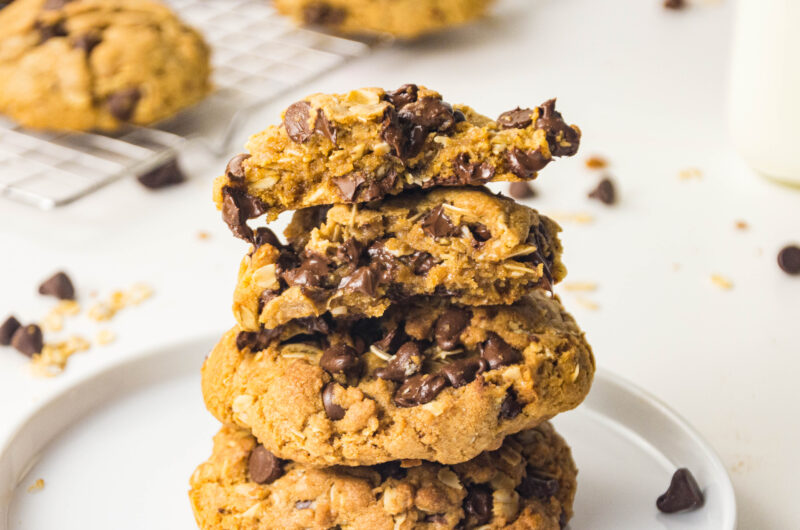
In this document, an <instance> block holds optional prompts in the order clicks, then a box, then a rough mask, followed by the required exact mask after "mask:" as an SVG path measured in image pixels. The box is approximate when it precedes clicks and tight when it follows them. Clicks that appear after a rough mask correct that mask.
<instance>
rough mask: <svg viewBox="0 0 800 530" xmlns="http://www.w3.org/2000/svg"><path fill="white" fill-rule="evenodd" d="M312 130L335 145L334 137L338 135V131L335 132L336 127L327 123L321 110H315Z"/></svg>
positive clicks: (326, 118)
mask: <svg viewBox="0 0 800 530" xmlns="http://www.w3.org/2000/svg"><path fill="white" fill-rule="evenodd" d="M314 130H315V131H316V132H318V133H320V134H321V135H323V136H324V137H325V138H327V139H328V140H330V141H331V142H332V143H333V144H334V145H336V135H337V134H338V131H337V130H336V127H334V125H333V124H332V123H331V122H330V121H328V117H327V116H325V113H324V112H322V109H317V119H316V121H315V122H314Z"/></svg>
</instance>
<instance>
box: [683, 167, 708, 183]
mask: <svg viewBox="0 0 800 530" xmlns="http://www.w3.org/2000/svg"><path fill="white" fill-rule="evenodd" d="M702 176H703V172H702V171H700V170H699V169H697V168H696V167H689V168H686V169H682V170H680V172H679V173H678V177H680V179H681V180H689V179H699V178H700V177H702Z"/></svg>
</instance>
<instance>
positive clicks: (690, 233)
mask: <svg viewBox="0 0 800 530" xmlns="http://www.w3.org/2000/svg"><path fill="white" fill-rule="evenodd" d="M729 3H730V2H728V3H722V4H717V5H709V6H704V7H697V8H693V9H689V10H687V11H684V12H677V13H674V12H667V11H665V10H663V9H662V8H661V7H660V4H661V2H660V0H647V1H643V0H606V1H605V2H596V1H593V0H550V1H535V2H523V1H517V0H510V1H509V2H504V3H502V4H501V6H500V7H499V8H498V9H497V10H496V13H495V15H494V16H492V17H491V18H490V19H488V20H486V21H485V22H484V23H482V24H479V25H474V26H471V27H469V28H465V29H462V30H459V31H455V32H451V33H448V34H446V35H442V36H438V37H434V38H431V39H428V40H426V41H424V42H419V43H416V44H406V45H396V46H394V47H393V48H391V49H383V50H379V51H378V52H376V53H374V54H373V55H372V56H370V57H368V58H366V59H362V60H360V61H359V62H357V63H353V64H350V65H349V66H347V67H345V68H343V69H341V70H339V71H337V72H334V73H333V74H331V75H328V76H326V77H325V78H322V79H319V80H317V81H316V82H314V83H313V86H309V87H307V88H304V89H302V90H300V91H296V92H295V93H294V94H292V95H289V96H287V97H285V98H282V100H281V101H277V102H275V104H274V105H269V106H268V108H266V109H264V113H263V116H262V117H260V118H254V120H253V122H252V123H251V124H250V126H249V129H248V131H243V138H244V136H245V134H244V133H245V132H255V131H256V130H258V129H260V128H263V126H265V125H266V124H267V123H270V122H271V121H274V119H275V118H276V117H277V115H278V112H279V111H280V109H282V108H283V107H285V106H286V104H288V103H291V102H292V101H294V100H296V99H298V98H299V97H300V96H302V95H303V94H304V93H306V92H312V91H314V92H316V91H325V92H327V91H345V90H347V89H350V88H354V87H358V86H371V85H376V86H383V87H386V88H394V87H396V86H399V85H400V84H402V83H406V82H414V83H419V84H425V85H428V86H430V87H432V88H435V89H437V90H439V91H441V92H442V93H443V94H444V95H445V99H447V100H449V101H452V102H467V103H470V104H472V106H474V107H475V108H476V109H477V110H478V111H480V112H483V113H485V114H488V115H490V116H496V115H498V114H499V113H500V112H502V111H504V110H508V109H509V108H513V107H515V106H517V105H520V106H533V105H536V104H538V103H541V102H542V101H544V100H545V99H548V98H550V97H553V96H558V99H559V109H560V110H562V111H563V113H564V115H565V117H566V119H567V120H568V121H570V122H571V123H577V124H579V125H580V126H581V128H582V130H583V133H584V136H583V143H582V146H581V152H580V156H578V157H577V158H575V159H566V160H560V161H558V162H556V163H554V164H552V165H551V166H550V167H548V168H547V169H546V170H545V171H544V172H543V173H542V175H541V177H540V180H539V181H537V182H536V187H537V189H538V190H539V192H540V194H539V197H538V198H536V199H532V200H530V201H528V204H529V205H531V206H534V207H536V208H538V209H540V210H541V211H542V212H544V213H555V212H568V213H588V214H591V215H592V216H593V218H594V222H592V223H588V224H580V223H575V222H564V223H562V224H563V227H564V232H563V234H562V237H563V242H564V246H565V249H566V253H565V256H564V260H565V262H566V264H567V266H568V268H569V276H568V278H567V280H566V282H594V283H597V285H598V289H597V291H595V292H589V293H584V294H582V296H583V297H585V298H588V299H590V300H592V301H593V302H596V303H597V304H598V305H599V309H596V310H591V309H588V308H586V307H584V306H583V305H581V304H580V303H579V301H578V296H576V294H575V293H573V292H566V291H565V290H564V289H563V288H561V289H560V290H559V291H560V292H561V294H562V298H563V301H564V303H565V305H566V306H567V308H568V309H570V310H571V311H572V312H573V314H574V315H575V316H576V318H577V319H578V322H579V323H580V324H581V325H582V327H583V328H584V329H585V331H586V333H587V335H588V338H589V340H590V341H591V343H592V344H593V346H594V349H595V354H596V357H597V360H598V364H599V365H600V366H601V367H603V368H606V369H609V370H612V371H614V372H617V373H619V374H621V375H623V376H625V377H627V378H629V379H630V380H632V381H635V382H636V383H638V384H639V385H641V386H642V387H644V388H646V389H648V390H649V391H651V392H652V393H654V394H656V395H657V396H659V397H660V398H662V399H663V400H665V401H666V402H667V403H669V404H670V405H671V406H672V407H674V408H675V409H676V410H677V411H678V412H679V413H680V414H682V415H683V416H685V417H686V418H687V419H688V420H689V421H690V422H691V423H692V424H693V425H694V426H695V427H697V429H698V430H699V431H700V432H701V433H702V434H703V435H704V436H705V437H706V438H707V439H708V440H709V441H710V442H711V444H712V445H713V446H714V447H715V448H716V449H717V451H718V452H719V454H720V455H721V457H722V459H723V461H724V463H725V464H726V466H727V467H728V469H729V471H730V473H731V476H732V479H733V482H734V485H735V487H736V492H737V495H738V503H739V518H740V527H741V528H798V527H800V504H798V503H797V502H796V491H795V490H796V488H794V487H792V485H793V483H794V480H796V475H797V472H798V470H800V456H798V454H800V453H799V452H798V449H797V448H798V447H800V424H798V420H797V418H798V414H797V410H796V406H795V403H794V397H795V396H794V394H793V391H794V389H795V388H796V386H797V383H796V374H797V373H800V355H798V354H800V330H798V324H800V322H798V318H799V317H800V278H797V277H796V278H792V277H789V276H788V275H786V274H784V273H783V272H781V271H780V270H779V269H778V267H777V265H776V254H777V252H778V250H779V249H780V248H781V247H782V246H783V245H784V244H787V243H790V242H795V243H800V192H799V191H797V190H792V189H789V188H785V187H781V186H778V185H775V184H772V183H770V182H768V181H766V180H764V179H762V178H761V177H758V176H756V175H755V174H753V173H752V172H751V171H750V170H749V169H748V168H747V167H746V166H744V164H743V163H742V162H741V161H740V160H739V159H738V158H737V156H736V154H735V153H734V152H733V150H732V147H731V146H730V144H729V141H728V137H727V128H726V108H725V100H726V72H727V62H728V50H729V40H730V29H729V26H730V20H731V7H730V5H728V4H729ZM526 6H528V7H526ZM754 75H757V72H755V73H754ZM765 134H768V133H767V132H765ZM231 154H234V153H231ZM591 154H599V155H602V156H603V157H605V158H607V159H608V160H609V161H610V162H611V165H610V167H609V168H608V173H609V174H611V175H612V176H613V178H614V179H615V181H616V183H617V184H618V190H619V193H620V196H621V202H620V203H619V204H618V205H617V206H614V207H606V206H604V205H602V204H600V203H598V202H596V201H590V200H588V199H587V198H586V193H587V192H588V191H589V190H590V189H591V188H592V187H593V186H594V185H595V184H596V182H597V181H598V180H599V177H600V175H601V173H598V172H592V171H590V170H588V169H586V167H585V166H584V163H583V162H584V160H585V158H586V157H587V156H588V155H591ZM224 165H225V160H222V159H218V160H214V159H211V158H209V157H208V156H207V155H206V154H205V153H204V152H203V150H202V149H197V148H196V149H191V150H189V151H188V152H187V154H186V157H185V166H186V168H187V171H188V172H189V173H190V175H191V180H190V181H189V182H188V183H186V184H184V185H181V186H179V187H176V188H173V189H170V190H164V191H160V192H151V191H148V190H145V189H144V188H142V187H141V186H139V185H138V184H137V183H136V182H135V181H134V180H132V179H131V180H126V181H122V182H118V183H116V184H113V185H111V186H109V187H107V188H105V189H103V190H102V191H100V192H98V193H96V194H95V195H93V196H91V197H89V198H87V199H84V200H81V201H79V202H78V203H76V204H74V205H71V206H69V207H66V208H61V209H57V210H55V211H51V212H41V211H38V210H34V209H32V208H30V207H26V206H22V205H18V204H15V203H11V202H8V201H3V202H0V249H2V252H0V255H2V266H0V319H4V318H5V316H6V314H8V313H12V312H13V313H14V314H16V315H17V316H18V317H19V318H20V319H21V320H24V321H33V320H36V319H38V318H41V317H42V316H43V315H44V314H45V312H46V311H47V310H48V308H50V307H51V306H52V305H53V302H52V301H51V300H46V299H43V298H42V297H39V296H38V295H37V294H36V288H37V286H38V284H39V282H40V281H41V280H42V279H44V278H45V277H47V276H49V275H50V274H51V273H52V272H54V271H56V270H59V269H64V270H66V271H67V272H68V273H69V274H70V275H71V276H72V278H73V280H74V282H75V284H76V286H77V289H78V291H79V295H80V299H81V302H82V303H83V306H84V308H86V307H87V306H88V305H89V303H90V299H89V293H90V292H91V291H95V290H96V291H97V292H98V293H99V294H100V295H101V296H103V295H104V294H108V293H109V292H110V291H111V290H113V289H117V288H123V287H127V286H130V285H131V284H133V283H136V282H146V283H148V284H150V285H151V286H153V287H154V289H155V296H154V297H153V298H152V299H151V300H148V301H147V302H145V303H144V304H142V305H141V306H140V307H136V308H131V309H127V310H125V311H123V312H122V313H120V314H119V315H118V316H117V317H116V318H114V319H113V320H112V321H111V322H109V323H108V324H107V325H105V326H98V325H97V324H95V323H93V322H90V321H88V320H87V319H86V318H85V316H81V317H78V318H77V319H75V320H74V321H68V326H67V329H66V330H65V332H63V333H62V335H66V334H68V333H69V332H80V333H83V334H85V335H87V336H88V337H92V336H93V334H94V333H95V332H96V331H97V330H98V329H101V328H109V329H111V330H113V331H114V332H115V333H116V334H117V336H118V338H117V340H116V342H114V343H113V344H111V345H109V346H106V347H94V348H93V349H92V350H91V351H89V352H87V353H83V354H78V355H76V356H75V357H73V358H72V360H71V361H70V364H69V366H68V367H67V370H66V372H65V373H64V374H62V375H61V376H59V377H56V378H53V379H45V380H43V379H37V378H34V377H32V376H31V375H30V374H29V373H28V371H27V369H26V368H27V360H26V358H25V357H23V356H21V355H19V354H17V353H16V352H14V351H13V350H11V349H2V350H0V445H2V440H3V439H4V438H5V437H7V436H8V435H9V434H10V433H11V432H12V430H13V429H14V427H15V426H16V425H17V424H18V423H19V422H20V421H21V420H22V419H24V418H25V416H26V414H28V413H29V411H30V410H32V409H33V408H34V407H35V406H36V404H37V403H39V402H41V401H42V400H44V399H46V398H47V396H49V395H52V393H54V392H56V391H57V390H59V389H63V388H65V387H67V386H69V385H71V384H73V383H74V382H75V381H77V380H79V379H82V378H85V377H88V376H89V375H91V374H92V373H95V372H97V371H98V370H100V369H102V368H103V367H106V366H108V365H110V364H113V363H116V362H119V361H120V360H121V359H124V358H126V357H129V356H131V355H136V354H137V353H139V352H142V351H143V350H146V349H147V348H148V347H152V346H156V345H161V344H164V343H167V342H175V341H179V340H183V339H186V338H189V337H194V336H197V335H201V334H207V333H208V332H214V331H219V332H222V331H223V330H224V329H226V328H227V327H229V326H230V325H231V324H232V322H233V318H232V316H231V314H230V303H231V293H232V289H233V285H234V280H235V275H236V271H237V267H238V262H239V260H240V258H241V256H242V254H243V253H244V251H245V245H244V244H243V243H242V242H240V241H238V240H235V239H234V238H233V237H232V236H230V234H229V232H228V230H227V228H226V227H225V226H224V224H223V223H222V222H221V220H220V216H219V214H218V212H217V211H216V210H215V208H214V206H213V204H212V203H211V199H210V195H211V191H210V183H211V179H212V178H213V177H214V176H215V175H217V174H218V173H220V172H221V171H222V170H223V168H224ZM687 168H698V169H699V170H700V171H701V172H702V175H701V176H700V177H699V178H693V179H681V178H680V177H679V173H680V172H681V171H682V170H685V169H687ZM500 189H502V186H501V187H500ZM737 220H744V221H746V222H747V223H748V225H749V229H747V230H744V231H743V230H737V229H736V228H735V222H736V221H737ZM199 231H206V232H208V233H209V234H211V237H210V238H209V239H206V240H201V239H199V238H198V237H197V233H198V232H199ZM715 273H716V274H720V275H723V276H724V277H725V278H728V279H729V280H730V281H732V282H733V289H731V290H724V289H721V288H719V287H718V286H715V285H714V284H713V283H712V282H711V280H710V276H711V275H712V274H715ZM55 336H56V335H50V336H49V337H51V338H54V337H55ZM197 406H198V407H202V406H203V405H202V403H197ZM142 421H146V418H142ZM613 479H614V477H609V481H610V482H613Z"/></svg>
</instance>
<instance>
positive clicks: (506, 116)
mask: <svg viewBox="0 0 800 530" xmlns="http://www.w3.org/2000/svg"><path fill="white" fill-rule="evenodd" d="M497 123H498V124H499V125H500V127H501V128H503V129H524V128H525V127H528V126H530V124H531V123H533V111H532V110H531V109H521V108H519V107H517V108H516V109H514V110H509V111H507V112H504V113H502V114H501V115H500V117H499V118H497Z"/></svg>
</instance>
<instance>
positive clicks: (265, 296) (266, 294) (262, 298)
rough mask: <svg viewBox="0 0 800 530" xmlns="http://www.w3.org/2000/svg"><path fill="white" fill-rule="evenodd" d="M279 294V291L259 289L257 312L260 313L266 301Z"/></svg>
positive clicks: (268, 301)
mask: <svg viewBox="0 0 800 530" xmlns="http://www.w3.org/2000/svg"><path fill="white" fill-rule="evenodd" d="M279 294H280V291H273V290H272V289H264V290H263V291H261V294H260V295H258V312H259V313H261V311H263V310H264V307H266V305H267V304H268V303H270V302H271V301H272V300H274V299H275V298H278V295H279Z"/></svg>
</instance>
